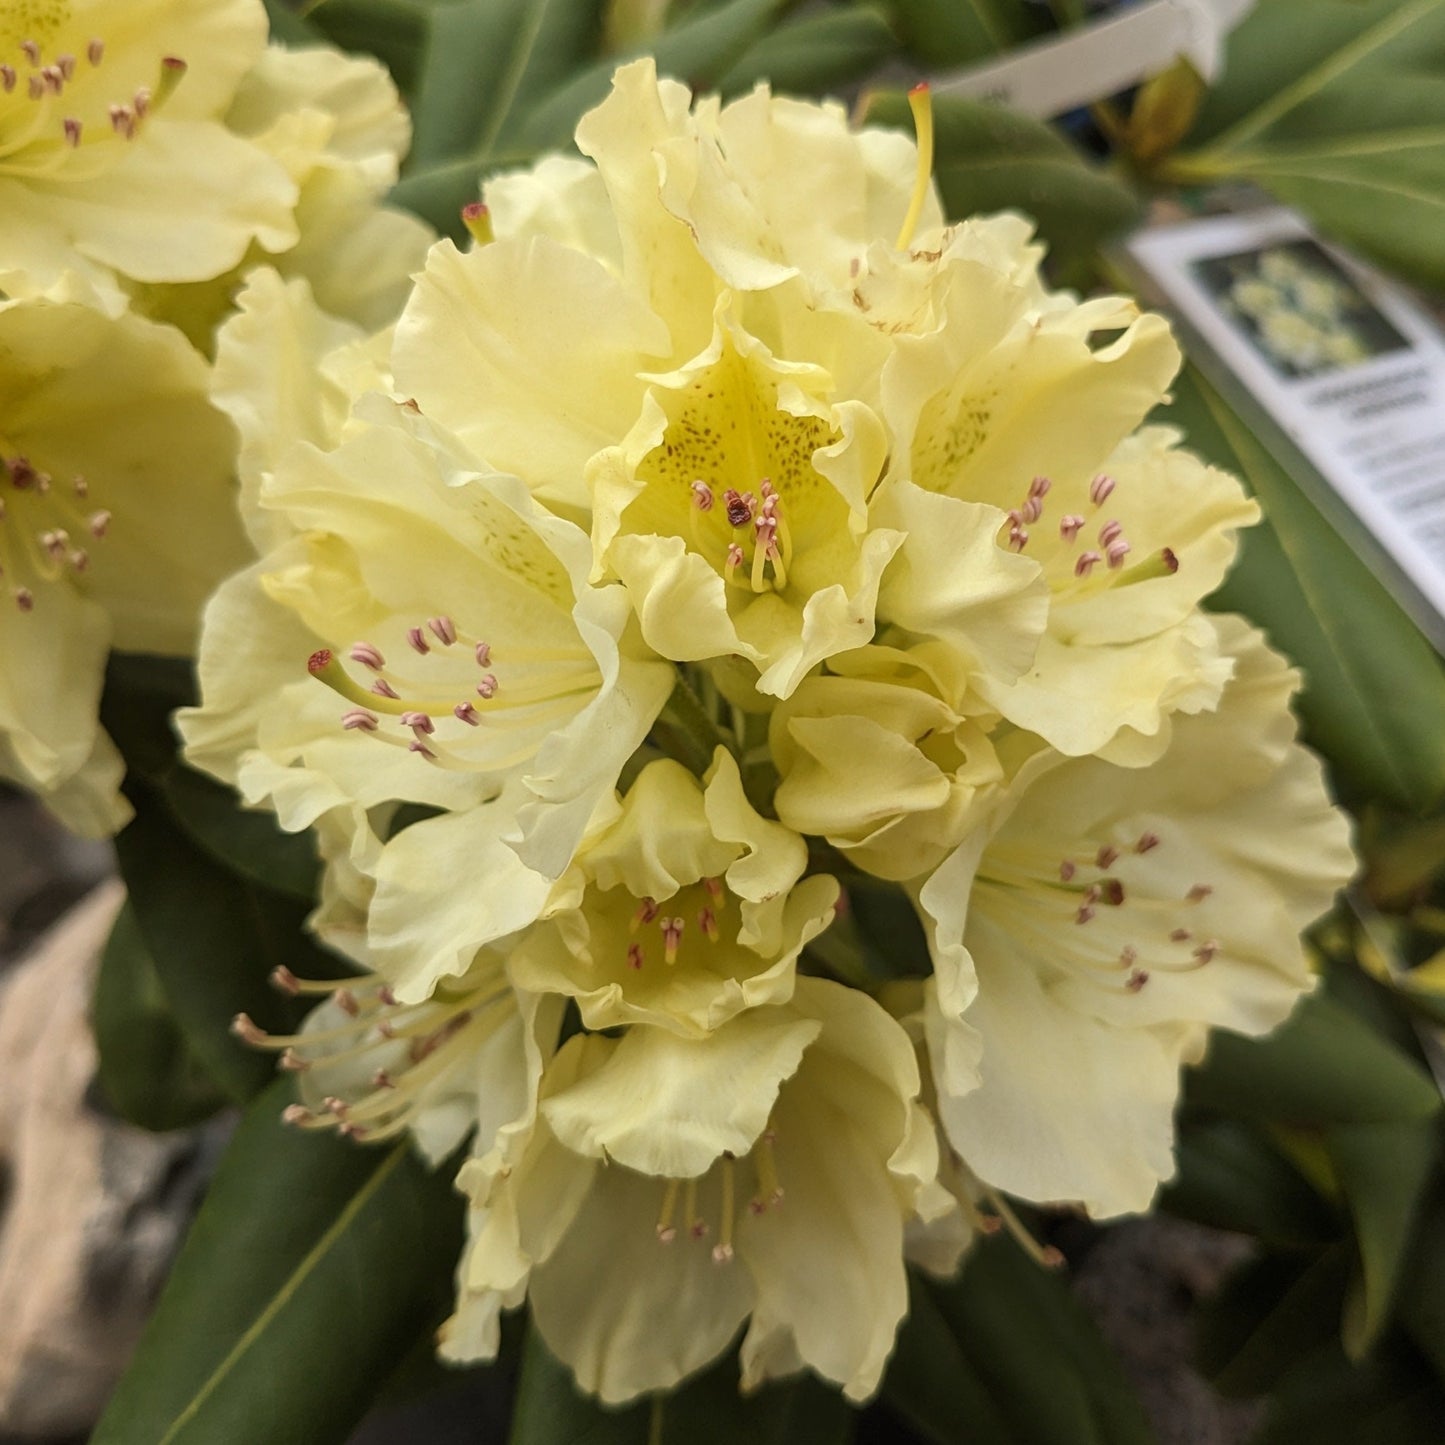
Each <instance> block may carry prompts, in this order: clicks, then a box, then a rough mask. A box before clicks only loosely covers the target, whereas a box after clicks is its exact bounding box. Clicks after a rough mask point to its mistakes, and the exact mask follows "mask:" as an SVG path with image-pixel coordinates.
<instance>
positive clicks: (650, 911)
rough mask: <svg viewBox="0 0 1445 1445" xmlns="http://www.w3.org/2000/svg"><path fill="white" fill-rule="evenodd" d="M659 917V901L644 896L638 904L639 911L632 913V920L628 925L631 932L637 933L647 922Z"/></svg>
mask: <svg viewBox="0 0 1445 1445" xmlns="http://www.w3.org/2000/svg"><path fill="white" fill-rule="evenodd" d="M656 917H657V903H656V902H655V901H654V900H653V899H651V898H644V899H643V900H642V902H641V903H639V904H638V905H637V912H636V913H634V914H633V915H632V921H631V923H629V924H628V925H627V931H628V932H629V933H636V932H637V930H638V929H639V928H641V927H642V926H643V924H645V923H651V922H652V920H653V919H654V918H656Z"/></svg>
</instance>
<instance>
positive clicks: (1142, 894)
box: [919, 617, 1355, 1215]
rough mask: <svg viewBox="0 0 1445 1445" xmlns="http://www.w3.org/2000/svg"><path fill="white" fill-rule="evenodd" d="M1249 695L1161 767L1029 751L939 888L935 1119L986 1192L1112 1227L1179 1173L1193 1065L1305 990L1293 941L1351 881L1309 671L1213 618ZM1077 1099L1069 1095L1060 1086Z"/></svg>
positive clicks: (927, 888) (1177, 728)
mask: <svg viewBox="0 0 1445 1445" xmlns="http://www.w3.org/2000/svg"><path fill="white" fill-rule="evenodd" d="M1213 626H1214V628H1215V629H1216V631H1217V633H1218V638H1219V644H1220V648H1221V651H1222V652H1223V654H1224V655H1225V656H1226V657H1228V658H1230V659H1232V660H1233V662H1234V664H1235V672H1234V677H1233V679H1232V680H1231V681H1230V683H1229V685H1228V686H1227V688H1226V689H1225V692H1224V696H1223V698H1222V700H1221V702H1220V704H1219V707H1218V709H1217V710H1216V711H1213V712H1206V713H1201V714H1199V715H1197V716H1190V717H1183V718H1179V719H1177V720H1176V721H1175V723H1174V726H1173V729H1172V735H1171V738H1170V743H1169V748H1168V751H1167V752H1165V753H1164V755H1163V756H1162V757H1161V758H1160V759H1159V760H1158V761H1157V762H1155V763H1154V764H1152V765H1151V766H1149V767H1144V768H1121V767H1117V766H1114V765H1112V764H1110V763H1107V762H1104V761H1101V760H1098V759H1093V758H1086V759H1077V760H1068V759H1065V758H1063V757H1062V756H1060V755H1058V754H1056V753H1053V752H1051V751H1047V750H1046V751H1044V752H1040V753H1036V754H1035V756H1034V757H1033V758H1032V759H1030V761H1029V762H1028V763H1026V764H1025V765H1024V767H1023V768H1022V769H1021V770H1020V772H1019V774H1018V776H1017V777H1016V778H1014V780H1013V781H1012V783H1011V784H1010V786H1009V788H1008V790H1007V793H1006V795H1005V797H1004V798H1003V799H1002V800H1001V802H1000V805H999V807H998V809H997V812H996V814H995V816H994V817H993V819H992V820H991V821H990V822H989V824H988V826H987V827H985V828H981V829H980V830H978V832H976V833H975V834H974V835H973V836H972V837H970V838H969V839H968V840H967V841H965V842H964V843H963V844H962V845H960V847H959V848H958V849H957V850H956V851H955V852H954V853H953V854H952V855H950V857H949V858H948V859H947V860H946V861H945V862H944V863H943V864H942V866H941V867H939V868H938V870H937V871H936V872H935V873H934V874H933V875H932V876H931V877H930V878H929V879H928V881H927V882H926V884H924V886H923V888H922V889H921V891H920V894H919V902H920V904H921V908H922V911H923V914H924V916H925V919H926V920H927V922H928V923H929V926H930V929H931V933H932V941H931V943H932V953H933V961H934V968H935V974H936V976H935V978H934V980H933V981H932V982H931V983H930V990H931V994H932V998H931V1004H930V1014H929V1019H928V1029H929V1034H928V1037H929V1045H930V1050H931V1053H932V1062H933V1069H934V1074H935V1078H936V1080H937V1085H938V1095H939V1105H938V1107H939V1111H940V1114H941V1116H942V1121H943V1124H944V1127H945V1129H946V1130H947V1133H948V1137H949V1139H950V1140H951V1141H952V1143H953V1145H954V1147H955V1148H956V1149H957V1150H958V1151H959V1152H960V1154H962V1156H963V1157H964V1159H966V1160H967V1161H968V1164H969V1167H970V1168H971V1169H973V1170H974V1171H975V1172H976V1173H977V1174H978V1175H979V1177H980V1178H982V1179H983V1180H985V1181H987V1182H988V1183H989V1184H991V1185H994V1186H996V1187H997V1188H999V1189H1004V1190H1007V1191H1008V1192H1009V1193H1011V1194H1015V1195H1018V1196H1021V1197H1023V1198H1027V1199H1036V1200H1077V1201H1080V1202H1082V1203H1083V1204H1084V1205H1085V1206H1086V1207H1087V1208H1088V1209H1089V1210H1090V1211H1091V1212H1093V1213H1096V1214H1105V1215H1107V1214H1118V1213H1122V1212H1126V1211H1130V1210H1140V1209H1143V1208H1145V1207H1146V1206H1147V1205H1148V1203H1149V1201H1150V1199H1151V1198H1152V1197H1153V1194H1154V1190H1155V1188H1156V1187H1157V1185H1158V1183H1159V1182H1160V1180H1162V1179H1166V1178H1168V1177H1169V1175H1170V1174H1171V1173H1172V1172H1173V1160H1172V1157H1171V1150H1170V1146H1171V1142H1172V1135H1173V1127H1172V1119H1173V1111H1174V1104H1175V1100H1176V1097H1177V1095H1178V1090H1179V1070H1180V1066H1181V1064H1183V1063H1186V1062H1194V1061H1196V1060H1197V1059H1198V1058H1199V1057H1200V1055H1201V1053H1202V1051H1203V1048H1204V1044H1205V1039H1206V1033H1207V1030H1208V1029H1209V1028H1211V1027H1223V1028H1229V1029H1234V1030H1236V1031H1238V1032H1240V1033H1245V1034H1260V1033H1265V1032H1267V1031H1268V1030H1270V1029H1272V1028H1274V1027H1275V1026H1276V1025H1277V1024H1279V1023H1280V1022H1281V1021H1282V1020H1283V1019H1284V1018H1285V1017H1286V1015H1287V1014H1288V1013H1289V1011H1290V1009H1291V1008H1292V1007H1293V1006H1294V1004H1295V1003H1296V1001H1297V1000H1298V998H1299V996H1300V994H1301V993H1302V992H1304V991H1306V990H1307V989H1309V988H1310V987H1311V985H1312V982H1313V978H1312V974H1311V971H1310V965H1309V961H1308V958H1307V956H1306V954H1305V952H1304V949H1303V948H1302V946H1301V943H1300V933H1301V931H1302V930H1303V929H1304V928H1305V927H1307V926H1308V925H1309V924H1310V923H1311V922H1313V921H1314V920H1315V919H1316V918H1317V917H1319V915H1320V914H1321V913H1323V912H1324V911H1325V910H1326V909H1327V908H1328V907H1329V905H1330V901H1331V899H1332V898H1333V896H1334V894H1335V892H1336V890H1337V889H1338V888H1340V887H1341V886H1342V885H1343V884H1344V883H1345V882H1346V881H1347V880H1348V879H1349V877H1350V876H1351V874H1352V873H1353V871H1354V868H1355V860H1354V855H1353V853H1352V851H1351V848H1350V833H1349V826H1348V824H1347V822H1346V820H1345V818H1344V816H1343V815H1342V814H1341V813H1340V812H1338V811H1337V810H1336V809H1335V808H1334V807H1332V806H1331V804H1330V801H1329V797H1328V795H1327V793H1326V791H1325V787H1324V781H1323V778H1322V776H1321V770H1320V766H1319V763H1318V762H1317V761H1316V759H1315V758H1314V757H1313V755H1312V754H1310V753H1308V752H1307V751H1306V750H1305V749H1304V748H1302V747H1300V746H1299V745H1298V744H1297V743H1295V742H1294V740H1293V739H1294V721H1293V719H1292V717H1291V716H1290V712H1289V699H1290V696H1291V694H1292V693H1293V692H1294V690H1295V688H1296V686H1297V685H1298V675H1297V674H1296V673H1294V672H1292V671H1291V670H1290V669H1288V668H1287V667H1286V666H1285V665H1284V663H1283V662H1282V661H1281V660H1280V658H1279V657H1278V656H1277V655H1276V654H1275V653H1273V652H1271V651H1270V650H1269V649H1268V648H1267V647H1266V646H1265V645H1264V643H1263V641H1262V640H1261V638H1260V636H1259V634H1258V633H1256V632H1254V631H1253V630H1251V629H1250V628H1248V627H1247V626H1245V625H1244V624H1243V623H1242V622H1240V621H1239V620H1238V619H1236V618H1228V617H1224V618H1217V619H1215V620H1214V622H1213ZM1061 1080H1066V1081H1067V1087H1064V1088H1060V1087H1059V1082H1060V1081H1061Z"/></svg>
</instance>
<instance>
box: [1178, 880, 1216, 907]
mask: <svg viewBox="0 0 1445 1445" xmlns="http://www.w3.org/2000/svg"><path fill="white" fill-rule="evenodd" d="M1213 892H1214V889H1213V888H1212V887H1211V886H1210V885H1209V884H1208V883H1196V884H1195V885H1194V887H1193V888H1191V889H1190V890H1189V892H1188V893H1186V894H1185V895H1184V896H1185V897H1186V898H1187V899H1188V900H1189V902H1191V903H1202V902H1203V901H1204V900H1205V899H1206V898H1208V897H1209V895H1210V894H1211V893H1213Z"/></svg>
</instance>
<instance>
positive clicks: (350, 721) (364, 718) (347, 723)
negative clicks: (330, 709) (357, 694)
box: [341, 707, 380, 733]
mask: <svg viewBox="0 0 1445 1445" xmlns="http://www.w3.org/2000/svg"><path fill="white" fill-rule="evenodd" d="M379 725H380V719H379V718H378V717H377V715H376V714H375V713H374V712H370V711H368V709H366V708H364V707H354V708H352V709H351V710H350V711H349V712H344V713H342V715H341V726H342V727H343V728H345V729H346V730H347V732H354V731H355V730H356V729H358V728H359V729H361V731H362V732H368V733H374V732H375V731H376V729H377V727H378V726H379Z"/></svg>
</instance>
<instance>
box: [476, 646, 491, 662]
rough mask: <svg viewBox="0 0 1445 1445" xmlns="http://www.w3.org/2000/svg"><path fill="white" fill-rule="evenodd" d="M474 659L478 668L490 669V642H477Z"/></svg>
mask: <svg viewBox="0 0 1445 1445" xmlns="http://www.w3.org/2000/svg"><path fill="white" fill-rule="evenodd" d="M476 657H477V666H478V667H490V666H491V665H492V645H491V643H490V642H479V643H477V646H476Z"/></svg>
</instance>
